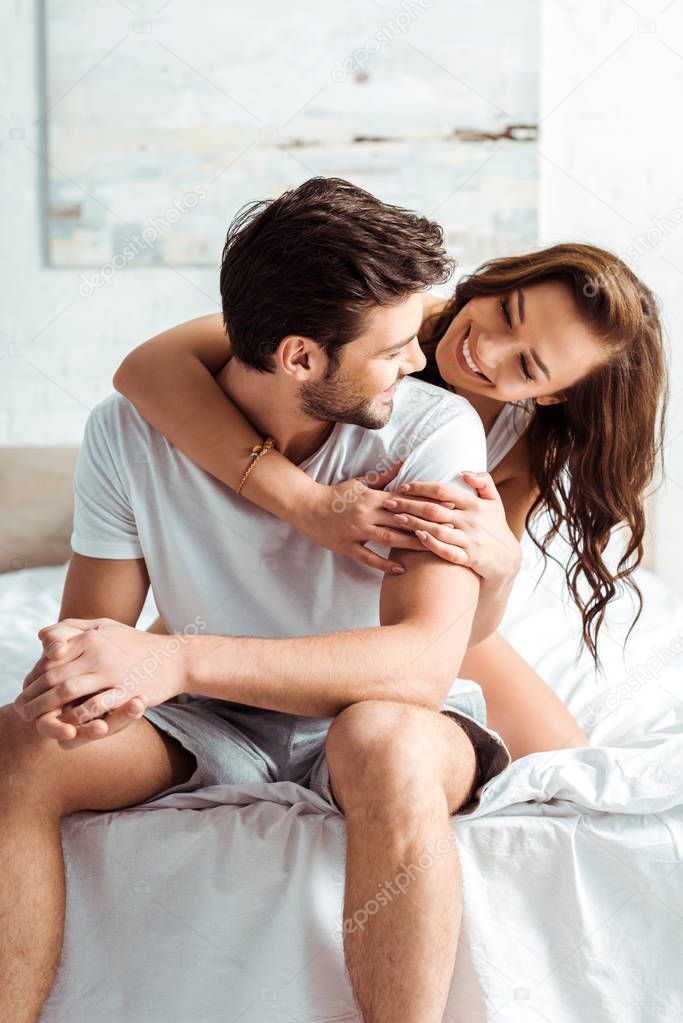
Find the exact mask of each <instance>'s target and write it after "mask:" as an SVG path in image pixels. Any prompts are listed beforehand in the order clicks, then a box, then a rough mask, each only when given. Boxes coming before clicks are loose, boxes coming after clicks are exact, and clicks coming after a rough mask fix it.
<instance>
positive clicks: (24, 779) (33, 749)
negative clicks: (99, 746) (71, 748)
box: [0, 704, 57, 803]
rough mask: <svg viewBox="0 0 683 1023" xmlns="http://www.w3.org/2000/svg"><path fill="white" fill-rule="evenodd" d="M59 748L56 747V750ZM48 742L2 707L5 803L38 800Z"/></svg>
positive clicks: (0, 727)
mask: <svg viewBox="0 0 683 1023" xmlns="http://www.w3.org/2000/svg"><path fill="white" fill-rule="evenodd" d="M56 745H57V744H56V743H55V746H56ZM46 752H48V740H47V739H45V738H44V737H43V736H41V735H40V734H39V733H38V732H37V731H36V729H35V726H34V724H33V722H31V721H24V720H23V719H22V718H20V717H19V715H18V714H17V712H16V710H15V709H14V706H13V705H12V704H8V705H7V706H5V707H0V773H1V774H2V779H1V784H2V793H3V798H4V799H11V798H13V797H15V796H16V797H17V798H20V799H22V800H23V801H25V802H28V803H30V801H31V799H33V798H38V799H40V798H41V797H40V795H39V787H40V786H39V781H40V778H41V776H44V777H47V776H49V772H46V771H45V770H44V767H43V766H42V765H44V759H45V754H46Z"/></svg>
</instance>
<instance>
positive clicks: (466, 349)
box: [462, 334, 484, 377]
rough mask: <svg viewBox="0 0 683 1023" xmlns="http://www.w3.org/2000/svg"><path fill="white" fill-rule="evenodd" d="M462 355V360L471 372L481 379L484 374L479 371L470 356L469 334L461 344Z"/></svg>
mask: <svg viewBox="0 0 683 1023" xmlns="http://www.w3.org/2000/svg"><path fill="white" fill-rule="evenodd" d="M462 354H463V358H464V359H465V362H466V363H467V365H468V366H469V368H470V369H471V370H472V372H473V373H476V374H477V376H480V377H483V376H484V374H483V373H482V372H481V370H480V369H479V367H478V366H477V364H476V362H475V361H474V359H473V358H472V356H471V355H470V335H469V334H468V335H467V337H466V338H465V340H464V341H463V343H462Z"/></svg>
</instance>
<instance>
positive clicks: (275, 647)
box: [183, 551, 479, 717]
mask: <svg viewBox="0 0 683 1023" xmlns="http://www.w3.org/2000/svg"><path fill="white" fill-rule="evenodd" d="M392 556H395V557H399V560H401V561H402V562H403V564H404V565H405V567H406V569H407V571H406V572H405V573H404V574H403V575H399V576H385V578H384V582H383V585H382V593H381V601H380V621H381V625H380V626H379V627H375V628H369V629H353V630H350V631H348V632H338V633H331V634H326V635H321V636H306V637H301V638H293V639H255V638H249V637H246V638H242V637H225V638H219V637H216V636H198V637H195V638H193V639H192V641H191V643H190V644H189V645H188V647H187V650H186V656H185V665H186V671H187V673H188V677H187V681H186V685H185V686H184V687H183V688H185V689H186V690H187V691H188V692H191V693H196V694H197V695H199V696H208V697H213V698H217V699H223V700H235V701H237V702H239V703H246V704H249V705H251V706H255V707H267V708H270V709H272V710H279V711H284V712H286V713H289V714H301V715H304V716H310V717H334V716H335V715H336V714H338V713H339V712H340V711H341V710H343V709H344V708H345V707H348V706H349V705H350V704H353V703H358V702H359V701H361V700H370V699H374V700H377V699H380V700H397V701H400V702H405V703H418V704H422V705H424V706H429V707H433V708H437V707H438V708H440V707H441V704H442V703H443V701H444V699H445V697H446V695H447V693H448V692H449V690H450V687H451V686H452V684H453V680H454V679H455V678H456V677H457V674H458V670H459V668H460V664H461V661H462V658H463V656H464V654H465V651H466V649H467V642H468V638H469V633H470V628H471V625H472V619H473V617H474V612H475V609H476V605H477V596H478V590H479V579H478V577H477V576H476V575H475V574H474V573H473V572H472V571H470V569H468V568H464V567H462V566H460V565H450V564H448V563H447V562H445V561H442V560H441V559H440V558H437V557H436V556H434V555H433V554H430V553H428V552H422V551H393V552H392Z"/></svg>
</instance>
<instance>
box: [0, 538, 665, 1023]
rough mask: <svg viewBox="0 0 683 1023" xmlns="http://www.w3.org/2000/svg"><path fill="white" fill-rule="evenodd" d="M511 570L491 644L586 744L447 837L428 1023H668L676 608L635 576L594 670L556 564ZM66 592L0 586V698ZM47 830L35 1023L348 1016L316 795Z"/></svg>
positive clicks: (514, 777) (188, 801)
mask: <svg viewBox="0 0 683 1023" xmlns="http://www.w3.org/2000/svg"><path fill="white" fill-rule="evenodd" d="M525 556H526V563H525V568H524V570H523V571H522V573H521V575H520V578H519V580H518V583H517V585H516V588H515V592H514V594H513V597H512V600H511V602H510V606H509V609H508V613H507V615H506V618H505V622H504V626H503V631H504V632H505V634H506V635H507V636H508V638H509V639H510V640H511V641H512V642H513V643H514V645H515V646H516V647H517V648H518V649H519V650H520V652H521V653H522V654H523V655H524V656H525V657H526V658H527V659H528V660H529V661H530V662H531V663H532V664H534V665H535V666H536V667H537V668H538V670H539V671H540V672H541V673H542V674H543V676H544V677H545V678H546V679H547V680H548V681H549V682H551V684H552V685H553V686H554V687H555V689H556V690H557V692H558V693H559V694H560V695H561V696H562V697H563V699H565V700H566V702H567V703H568V705H569V707H570V709H571V710H572V712H573V713H574V714H575V715H576V716H577V717H578V718H579V720H580V721H581V722H582V723H583V724H584V726H585V727H586V730H587V731H588V732H589V733H591V736H592V742H593V743H594V745H593V746H592V747H591V749H588V750H568V751H564V752H558V753H547V754H536V755H534V756H530V757H525V758H523V759H522V760H519V761H517V762H516V763H514V764H513V765H512V766H511V767H510V768H509V770H508V771H507V772H505V774H504V775H502V776H501V777H499V778H497V779H494V781H493V782H492V783H491V784H490V785H489V786H488V788H487V789H486V791H485V792H484V797H483V799H482V803H481V805H480V807H478V808H477V810H476V811H475V813H474V814H473V815H472V816H471V817H468V818H463V819H461V820H458V821H454V823H453V827H454V829H455V833H456V835H457V838H458V843H459V848H460V855H461V860H462V868H463V878H464V893H465V912H464V924H463V933H462V939H461V943H460V947H459V951H458V958H457V964H456V970H455V974H454V978H453V984H452V988H451V994H450V999H449V1004H448V1010H447V1013H446V1015H445V1017H444V1019H445V1020H446V1021H448V1023H456V1021H458V1023H460V1021H466V1023H484V1021H486V1023H488V1021H492V1020H495V1021H496V1023H526V1021H530V1023H531V1021H533V1023H538V1021H539V1020H544V1019H545V1020H549V1021H552V1023H586V1021H591V1023H593V1021H595V1023H603V1021H604V1023H607V1021H615V1023H616V1021H619V1023H680V1021H681V1020H683V976H682V975H681V962H683V895H682V894H681V889H682V887H683V871H681V870H680V869H679V867H680V864H681V860H682V852H683V682H682V675H683V673H682V668H683V608H682V607H681V604H680V602H679V601H678V600H677V599H676V598H674V597H673V596H672V594H670V593H669V592H668V591H667V590H666V589H665V588H664V587H663V586H662V585H661V584H660V583H659V582H658V581H657V580H656V579H655V578H654V577H653V576H651V575H650V574H649V573H646V572H640V573H639V579H640V583H641V586H642V587H643V590H644V593H645V611H644V613H643V616H642V618H641V621H640V623H639V625H638V626H637V628H636V630H635V632H634V634H633V635H632V638H631V640H630V643H629V647H628V653H627V654H626V655H624V653H623V638H624V632H625V624H624V623H626V622H627V621H628V619H629V616H630V604H629V602H628V601H627V600H626V599H620V600H617V601H615V602H614V604H613V605H612V607H611V609H610V613H609V622H608V625H609V629H608V633H606V634H605V636H604V639H603V642H602V656H603V659H604V663H605V667H606V670H605V676H604V678H597V677H596V675H595V673H594V671H593V669H592V666H591V664H590V662H589V661H588V659H587V658H586V657H585V656H584V657H581V658H579V660H578V661H577V660H576V659H575V654H576V649H577V642H576V637H577V636H578V634H579V633H578V631H577V617H576V613H575V612H574V611H573V609H572V608H571V607H570V605H569V602H568V600H567V598H566V594H565V593H564V591H563V588H562V583H561V573H560V571H559V569H558V568H557V566H555V565H553V564H552V562H551V563H549V565H548V567H547V569H546V572H545V574H544V575H543V577H542V580H541V583H540V584H539V585H535V584H536V583H537V580H538V577H539V575H540V572H539V568H540V562H539V560H538V559H537V558H536V556H535V554H534V551H533V548H532V547H531V545H530V544H527V545H526V547H525ZM63 578H64V570H63V569H62V568H57V569H37V570H35V569H34V570H29V571H25V572H18V573H14V574H12V575H7V576H4V577H2V578H0V646H1V648H2V651H3V655H2V660H1V663H0V699H1V700H2V702H9V701H10V700H11V699H13V697H14V695H15V694H16V692H17V691H18V687H19V685H20V682H21V679H22V678H23V676H24V674H25V673H26V671H27V670H28V669H29V667H30V666H31V665H32V663H33V662H34V660H35V658H36V656H37V651H38V643H37V640H36V638H35V631H36V630H37V629H38V628H39V627H40V626H41V625H44V624H46V623H47V622H49V621H52V620H55V618H56V617H57V613H58V608H59V596H60V593H61V587H62V584H63ZM152 614H153V607H152V606H151V605H150V606H148V607H147V609H146V613H145V618H144V619H143V622H146V621H148V620H149V619H150V617H151V615H152ZM63 838H64V846H65V854H66V863H67V878H68V891H69V897H68V907H67V926H66V935H65V944H64V954H63V958H62V963H61V966H60V970H59V974H58V977H57V981H56V984H55V986H54V988H53V991H52V993H51V996H50V998H49V1000H48V1002H47V1004H46V1006H45V1009H44V1011H43V1014H42V1017H41V1023H67V1021H68V1023H86V1021H87V1023H94V1021H101V1023H143V1021H144V1023H154V1021H157V1020H158V1021H159V1023H161V1021H163V1023H190V1021H195V1020H197V1021H200V1020H201V1021H202V1023H219V1021H220V1023H237V1021H238V1020H239V1023H270V1021H289V1023H292V1021H298V1023H314V1021H323V1020H326V1021H342V1020H349V1021H351V1020H357V1019H358V1016H357V1013H356V1011H355V1009H354V1003H353V998H352V994H351V990H350V987H349V984H348V981H347V979H346V977H345V973H344V964H343V956H342V953H341V947H340V945H339V943H338V941H337V940H335V932H336V931H337V929H338V927H339V922H340V915H341V905H342V892H343V870H344V821H343V818H342V817H341V816H340V815H338V814H336V813H334V812H333V811H332V810H331V809H330V808H329V807H328V806H327V805H326V804H325V803H323V802H322V801H321V800H319V799H318V798H317V797H316V796H315V795H314V794H313V793H311V792H309V791H307V790H305V789H303V788H301V787H299V786H297V785H294V784H291V783H287V782H286V783H280V784H277V785H270V786H243V787H241V786H213V787H211V788H206V789H202V790H200V791H197V792H193V793H189V794H181V795H174V796H169V797H167V798H166V799H165V800H161V801H159V802H157V803H156V804H155V805H154V806H152V807H149V808H145V809H144V810H136V809H131V810H125V811H120V812H117V813H106V814H94V813H78V814H74V815H72V816H71V817H70V818H68V819H67V820H65V821H64V824H63ZM396 1018H397V1020H399V1019H400V1011H397V1017H396Z"/></svg>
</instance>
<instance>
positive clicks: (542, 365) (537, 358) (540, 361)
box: [529, 348, 550, 380]
mask: <svg viewBox="0 0 683 1023" xmlns="http://www.w3.org/2000/svg"><path fill="white" fill-rule="evenodd" d="M529 351H530V352H531V354H532V355H533V357H534V362H535V363H536V365H537V366H538V368H539V369H541V370H543V372H544V373H545V375H546V376H547V378H548V380H550V370H549V369H548V367H547V366H546V364H545V363H544V361H543V359H542V358H541V356H540V355H539V354H538V352H537V351H536V350H535V349H534V348H530V349H529Z"/></svg>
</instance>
